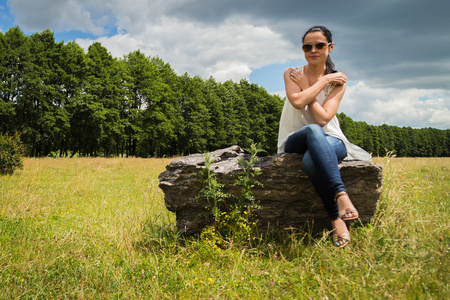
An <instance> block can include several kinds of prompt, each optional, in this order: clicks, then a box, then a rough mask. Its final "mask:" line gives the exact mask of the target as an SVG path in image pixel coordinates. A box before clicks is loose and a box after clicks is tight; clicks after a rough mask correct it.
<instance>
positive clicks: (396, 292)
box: [0, 158, 450, 299]
mask: <svg viewBox="0 0 450 300" xmlns="http://www.w3.org/2000/svg"><path fill="white" fill-rule="evenodd" d="M377 161H378V162H379V163H382V164H384V176H385V181H384V190H383V194H382V197H381V199H380V205H379V211H378V212H377V215H376V217H375V218H374V220H373V222H372V223H371V224H369V225H368V226H365V227H354V228H352V229H351V235H352V241H351V242H350V245H349V246H348V247H346V248H345V249H337V248H335V247H333V246H332V243H331V241H330V238H329V234H328V233H326V232H325V233H324V234H323V236H315V237H312V236H311V235H309V234H307V233H292V232H287V233H286V234H284V235H282V236H264V237H259V236H256V237H255V240H254V241H253V245H255V246H253V247H247V246H245V245H242V244H239V245H237V244H234V245H233V244H226V245H225V247H214V245H215V243H214V240H211V239H185V238H183V237H181V236H179V235H177V234H176V231H175V225H174V223H175V216H174V215H173V214H172V213H170V212H168V211H167V210H166V208H165V206H164V200H163V197H164V195H163V193H162V191H161V190H160V189H159V188H158V175H159V173H160V172H162V171H164V169H165V166H166V165H167V163H169V162H170V159H134V158H129V159H123V158H122V159H119V158H117V159H116V158H114V159H104V158H78V159H50V158H45V159H31V158H27V159H25V160H24V169H23V170H19V171H16V172H15V173H14V174H13V175H7V176H1V177H0V197H1V198H0V299H164V298H167V299H174V298H175V299H445V298H447V299H448V298H449V297H450V287H449V277H450V264H449V250H450V222H449V221H448V215H449V214H450V200H449V198H450V197H449V191H450V178H449V177H450V159H448V158H438V159H431V158H428V159H412V158H411V159H410V158H382V159H377Z"/></svg>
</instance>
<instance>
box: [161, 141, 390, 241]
mask: <svg viewBox="0 0 450 300" xmlns="http://www.w3.org/2000/svg"><path fill="white" fill-rule="evenodd" d="M209 154H210V156H211V158H212V159H213V160H214V162H213V163H212V165H211V168H210V169H211V171H212V172H214V173H216V174H217V178H218V181H219V182H220V183H223V184H225V186H226V188H225V189H224V191H226V192H229V193H231V194H234V195H238V194H239V193H240V189H239V187H236V186H234V181H235V179H236V177H235V176H234V174H236V173H237V172H239V171H240V170H241V167H240V166H239V164H238V160H239V159H240V158H242V157H249V155H248V154H245V153H244V151H243V150H242V149H241V148H240V147H239V146H232V147H229V148H226V149H221V150H217V151H214V152H211V153H209ZM205 155H206V154H193V155H189V156H185V157H180V158H177V159H175V160H173V161H172V162H171V163H169V164H168V165H167V167H166V171H164V172H162V173H161V174H160V175H159V181H160V183H159V186H160V188H161V189H162V190H163V191H164V193H165V198H164V200H165V204H166V207H167V209H168V210H170V211H172V212H175V214H176V219H177V228H178V230H180V231H181V232H184V233H187V234H194V233H198V232H200V231H201V229H202V228H203V227H204V226H206V225H207V224H208V223H209V222H210V220H209V219H208V218H207V217H205V213H204V212H205V207H206V206H207V204H206V203H202V202H201V201H199V200H195V197H196V196H197V194H198V193H199V191H200V189H201V183H200V182H199V180H198V172H199V171H200V170H201V169H202V168H204V167H205V161H204V158H205ZM301 161H302V156H301V155H299V154H279V155H275V156H270V157H261V158H260V159H259V165H258V168H260V170H261V175H259V176H258V177H257V180H258V181H259V182H261V183H262V184H263V186H262V187H260V186H256V187H255V188H254V189H253V190H252V191H253V193H254V195H255V198H256V199H257V200H258V201H259V202H260V205H261V207H262V209H260V210H259V211H258V212H257V215H258V226H259V229H260V230H262V231H265V230H267V229H268V228H270V229H277V230H280V229H281V230H283V229H286V228H297V229H306V230H314V231H317V230H322V229H323V228H324V227H326V228H329V225H330V220H329V218H328V216H327V213H326V211H325V209H324V208H323V204H322V201H321V200H320V198H319V197H318V196H317V193H316V191H315V190H314V188H313V186H312V184H311V182H310V181H309V179H308V176H307V175H306V174H305V173H304V171H303V169H302V162H301ZM339 168H340V171H341V175H342V180H343V181H344V184H345V186H346V188H347V190H348V193H349V195H350V197H351V199H352V202H353V204H354V205H355V207H356V208H357V209H358V212H359V215H360V217H359V220H358V222H362V223H363V224H364V223H367V222H369V221H370V220H371V218H372V217H373V215H374V213H375V211H376V209H377V204H378V199H379V197H380V194H381V190H382V166H380V165H378V164H375V163H373V162H368V161H348V162H342V163H340V164H339Z"/></svg>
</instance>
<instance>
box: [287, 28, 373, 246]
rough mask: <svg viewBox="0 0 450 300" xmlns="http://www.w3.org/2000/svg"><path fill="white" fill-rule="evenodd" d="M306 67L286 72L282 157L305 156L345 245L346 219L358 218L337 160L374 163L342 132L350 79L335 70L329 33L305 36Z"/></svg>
mask: <svg viewBox="0 0 450 300" xmlns="http://www.w3.org/2000/svg"><path fill="white" fill-rule="evenodd" d="M302 41H303V46H302V49H303V52H304V53H305V59H306V61H307V62H308V64H307V65H306V66H302V67H299V68H295V69H292V68H289V69H287V70H286V71H285V73H284V81H285V88H286V96H287V99H288V100H289V101H285V104H284V107H283V112H282V114H281V119H280V129H279V134H278V153H281V152H286V153H301V154H304V156H303V161H302V163H303V169H304V170H305V172H306V173H307V174H308V176H309V178H310V180H311V182H312V184H313V186H314V188H315V189H316V191H317V193H318V194H319V196H320V198H321V199H322V201H323V203H324V206H325V209H326V210H327V212H328V215H329V217H330V219H331V225H332V227H333V243H334V245H335V246H337V247H345V246H346V245H347V244H348V243H349V241H350V234H349V231H348V229H347V226H346V224H345V222H344V221H346V220H353V219H356V218H358V211H357V210H356V208H355V207H354V206H353V204H352V202H351V200H350V198H349V196H348V194H347V191H346V189H345V186H344V184H343V182H342V179H341V175H340V172H339V168H338V162H339V161H341V160H343V159H344V158H345V159H356V160H370V159H371V156H370V154H368V153H367V152H365V151H364V150H362V149H361V148H359V147H357V146H355V145H353V144H351V143H350V142H349V141H348V140H347V138H346V137H345V136H344V134H343V133H342V130H341V129H340V127H339V121H338V119H337V117H336V113H337V110H338V107H339V103H340V102H341V99H342V96H343V95H344V92H345V83H346V82H347V77H346V76H345V75H344V74H343V73H340V72H337V71H336V70H335V69H334V64H333V62H332V61H331V59H330V56H329V54H330V52H331V51H333V49H334V42H333V41H332V35H331V32H330V31H329V30H328V29H327V28H326V27H323V26H314V27H311V28H310V29H309V30H308V31H307V32H306V33H305V35H304V36H303V38H302Z"/></svg>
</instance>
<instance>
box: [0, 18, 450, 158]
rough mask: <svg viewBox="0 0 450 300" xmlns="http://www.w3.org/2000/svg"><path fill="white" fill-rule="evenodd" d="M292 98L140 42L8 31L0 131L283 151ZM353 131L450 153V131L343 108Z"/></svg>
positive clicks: (125, 146) (45, 137) (50, 146)
mask: <svg viewBox="0 0 450 300" xmlns="http://www.w3.org/2000/svg"><path fill="white" fill-rule="evenodd" d="M283 101H284V100H283V99H281V98H280V97H278V96H274V95H270V94H268V93H267V91H266V90H265V89H263V88H261V87H259V86H257V85H256V84H250V83H249V82H248V81H246V80H241V81H240V82H239V83H234V82H231V81H227V82H225V83H218V82H216V81H215V80H214V79H213V78H210V79H207V80H205V79H202V78H200V77H193V78H192V77H190V76H188V75H187V74H183V75H177V74H176V73H175V72H174V70H173V69H172V68H171V66H170V65H169V64H168V63H166V62H164V61H162V60H161V59H160V58H158V57H147V56H145V55H144V54H143V53H141V52H140V51H139V50H137V51H134V52H132V53H130V54H128V55H125V56H124V57H123V58H121V59H117V58H114V57H112V55H111V54H110V53H109V52H108V51H107V49H106V48H105V47H103V46H102V45H101V44H100V43H94V44H92V45H91V46H90V47H89V49H88V50H87V52H86V53H85V51H84V50H83V49H82V48H81V47H80V46H79V45H78V44H76V43H75V42H68V43H64V42H56V41H55V39H54V35H53V33H52V32H51V31H50V30H45V31H43V32H41V33H35V34H33V35H31V36H26V35H24V33H23V32H22V31H21V30H20V28H19V27H13V28H11V29H9V30H8V31H7V32H6V33H1V32H0V132H3V133H5V132H15V131H17V132H20V133H21V138H22V141H23V143H24V144H25V148H26V154H27V155H28V156H36V157H40V156H48V155H60V156H72V155H75V154H77V155H81V156H97V155H103V156H129V155H133V156H141V157H148V156H164V155H166V156H172V155H186V154H190V153H195V152H206V151H212V150H215V149H219V148H224V147H227V146H230V145H234V144H238V145H240V146H242V147H244V148H245V147H248V146H249V145H250V144H251V143H252V142H255V143H258V144H259V147H260V148H262V149H263V150H264V151H265V152H266V154H273V153H275V152H276V143H277V135H278V124H279V117H280V114H281V110H282V106H283ZM338 117H339V118H340V120H341V125H342V128H343V130H344V133H346V135H347V136H348V138H349V140H350V141H352V142H354V143H356V144H358V145H360V146H362V147H364V148H365V149H367V150H368V151H369V152H372V153H373V154H374V155H385V154H386V151H390V150H396V152H397V154H398V155H399V156H450V153H449V148H450V132H449V130H437V129H431V128H427V129H420V130H419V129H411V128H398V127H395V126H387V125H383V126H371V125H367V124H366V123H363V122H354V121H353V120H352V119H351V118H349V117H347V116H345V115H344V114H340V115H339V116H338Z"/></svg>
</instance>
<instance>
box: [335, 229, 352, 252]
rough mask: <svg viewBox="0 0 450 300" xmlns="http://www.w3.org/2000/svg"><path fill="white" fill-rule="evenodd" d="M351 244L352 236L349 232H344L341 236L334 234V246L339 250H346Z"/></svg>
mask: <svg viewBox="0 0 450 300" xmlns="http://www.w3.org/2000/svg"><path fill="white" fill-rule="evenodd" d="M348 243H350V234H349V233H348V232H344V233H341V234H337V233H334V234H333V245H334V246H335V247H338V248H344V247H345V246H347V245H348Z"/></svg>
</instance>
